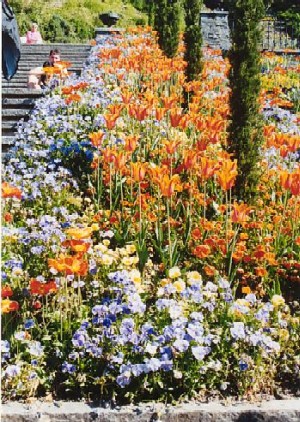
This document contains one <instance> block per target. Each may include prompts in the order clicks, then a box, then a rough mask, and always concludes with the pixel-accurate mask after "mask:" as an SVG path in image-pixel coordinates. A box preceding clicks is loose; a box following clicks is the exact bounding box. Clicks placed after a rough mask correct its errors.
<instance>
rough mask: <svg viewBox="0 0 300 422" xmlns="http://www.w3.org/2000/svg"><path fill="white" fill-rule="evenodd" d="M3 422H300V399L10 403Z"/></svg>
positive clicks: (5, 410) (5, 409) (6, 405)
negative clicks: (103, 404) (112, 405)
mask: <svg viewBox="0 0 300 422" xmlns="http://www.w3.org/2000/svg"><path fill="white" fill-rule="evenodd" d="M1 413H2V417H1V420H2V421H3V422H75V421H76V422H79V421H80V422H154V421H156V422H300V399H291V400H280V401H279V400H270V401H265V402H261V403H253V404H252V403H238V404H234V405H232V404H231V405H227V406H225V405H223V404H221V403H209V404H195V403H185V404H181V405H178V406H165V405H163V404H162V403H149V404H141V405H138V406H137V405H130V406H122V407H116V408H115V409H104V408H103V407H97V406H94V405H93V404H86V403H83V402H54V403H45V402H35V403H33V404H22V403H14V402H10V403H7V404H4V405H2V412H1Z"/></svg>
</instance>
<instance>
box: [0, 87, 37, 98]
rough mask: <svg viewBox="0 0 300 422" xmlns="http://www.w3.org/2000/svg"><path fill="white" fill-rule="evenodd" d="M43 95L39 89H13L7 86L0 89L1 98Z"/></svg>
mask: <svg viewBox="0 0 300 422" xmlns="http://www.w3.org/2000/svg"><path fill="white" fill-rule="evenodd" d="M43 95H44V92H43V91H41V90H40V89H28V88H16V89H15V90H14V91H12V90H11V89H9V88H4V89H2V98H11V97H17V98H21V97H22V98H24V97H26V98H39V97H43Z"/></svg>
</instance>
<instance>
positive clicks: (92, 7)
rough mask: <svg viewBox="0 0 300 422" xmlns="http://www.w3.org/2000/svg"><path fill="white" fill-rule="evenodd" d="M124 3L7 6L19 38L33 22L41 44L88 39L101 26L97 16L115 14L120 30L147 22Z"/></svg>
mask: <svg viewBox="0 0 300 422" xmlns="http://www.w3.org/2000/svg"><path fill="white" fill-rule="evenodd" d="M124 3H125V2H124V1H121V0H112V1H109V2H108V1H107V0H106V1H99V0H80V1H79V0H78V1H77V0H62V1H57V0H49V1H47V2H45V1H44V0H36V1H33V0H11V1H10V6H11V7H12V8H13V10H14V12H15V15H16V18H17V21H18V26H19V32H20V35H21V36H23V35H25V34H26V32H27V31H28V30H29V29H30V27H31V23H32V22H36V23H37V24H38V25H39V29H40V32H41V34H42V36H43V39H44V40H45V41H50V42H65V43H68V42H86V41H88V40H90V39H92V38H93V37H94V34H95V28H96V27H99V26H102V22H101V21H100V19H99V14H101V13H105V12H112V11H113V12H115V13H118V14H119V15H120V17H121V19H120V21H119V22H118V26H120V27H123V28H126V27H128V26H130V25H145V24H146V23H147V16H146V14H144V13H143V12H142V11H140V10H136V9H135V8H134V6H133V5H132V4H130V2H127V3H126V4H124ZM136 3H137V5H138V3H139V2H138V1H137V2H136ZM140 5H142V1H141V2H140ZM142 9H143V8H141V10H142Z"/></svg>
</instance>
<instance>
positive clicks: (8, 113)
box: [2, 106, 31, 122]
mask: <svg viewBox="0 0 300 422" xmlns="http://www.w3.org/2000/svg"><path fill="white" fill-rule="evenodd" d="M30 112H31V109H30V110H28V109H24V108H8V109H7V108H3V106H2V122H5V121H8V120H11V121H12V120H16V121H18V120H20V119H21V118H22V117H25V116H26V117H27V116H29V114H30Z"/></svg>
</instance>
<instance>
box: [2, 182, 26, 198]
mask: <svg viewBox="0 0 300 422" xmlns="http://www.w3.org/2000/svg"><path fill="white" fill-rule="evenodd" d="M21 197H22V192H21V190H20V189H19V188H17V187H15V186H12V185H10V184H9V183H7V182H3V183H2V198H18V199H21Z"/></svg>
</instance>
